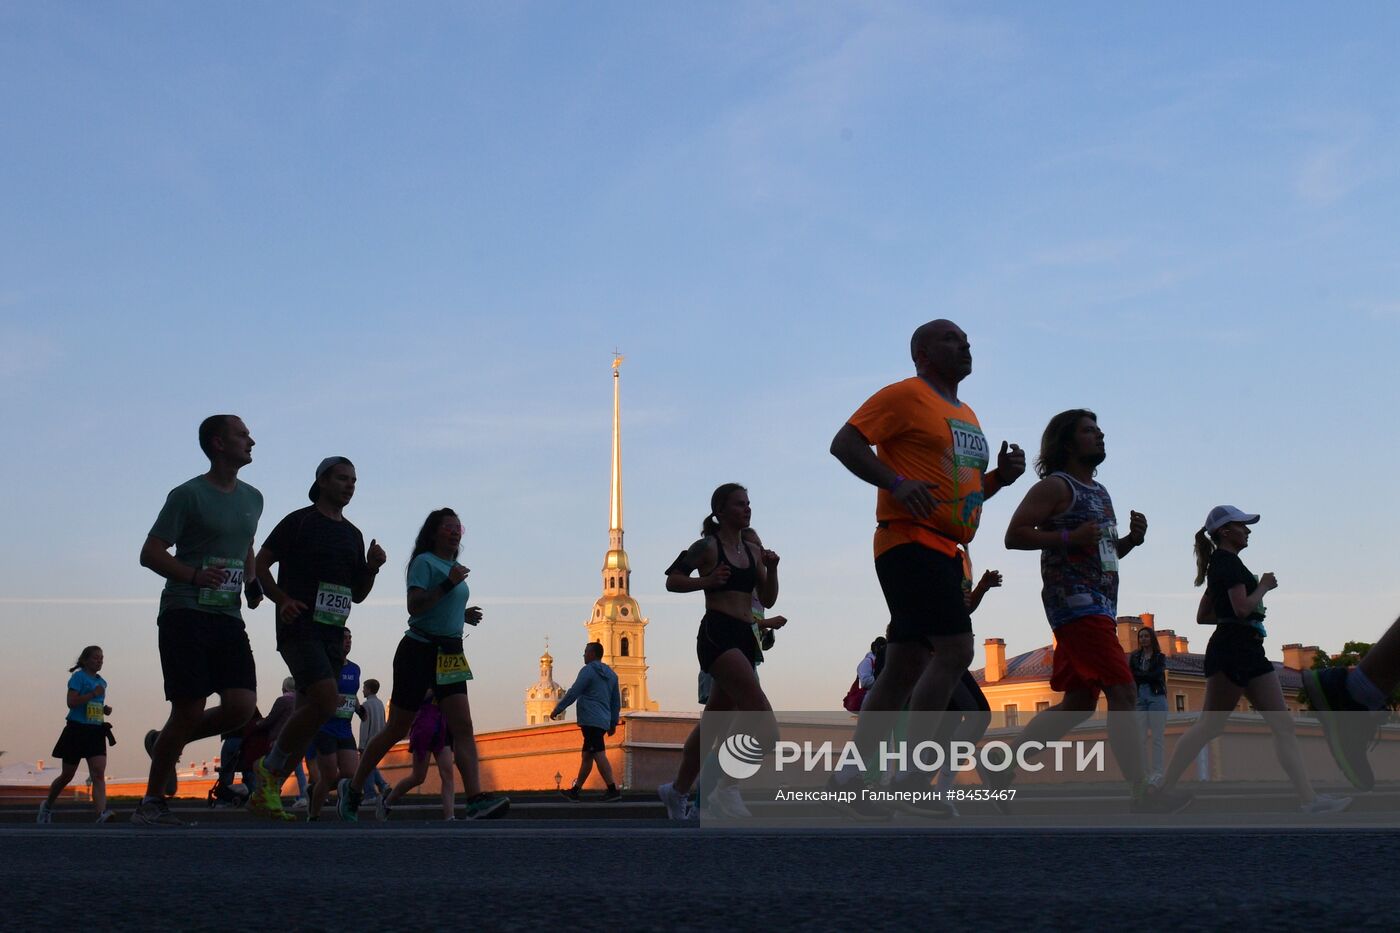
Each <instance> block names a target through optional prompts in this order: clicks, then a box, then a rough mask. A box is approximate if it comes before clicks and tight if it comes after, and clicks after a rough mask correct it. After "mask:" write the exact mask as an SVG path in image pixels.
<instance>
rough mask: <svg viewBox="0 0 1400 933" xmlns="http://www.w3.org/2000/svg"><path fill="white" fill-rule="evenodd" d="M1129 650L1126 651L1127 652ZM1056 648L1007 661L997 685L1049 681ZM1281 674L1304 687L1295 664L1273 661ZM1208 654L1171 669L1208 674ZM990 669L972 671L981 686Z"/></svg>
mask: <svg viewBox="0 0 1400 933" xmlns="http://www.w3.org/2000/svg"><path fill="white" fill-rule="evenodd" d="M1127 653H1128V652H1124V654H1127ZM1054 655H1055V649H1054V646H1052V645H1042V646H1041V647H1039V648H1036V649H1034V650H1033V651H1027V652H1026V653H1025V654H1018V655H1016V656H1015V657H1014V658H1008V659H1007V661H1006V674H1005V675H1003V676H1002V678H1001V680H998V681H997V682H996V685H997V686H1000V685H1001V684H1006V683H1036V682H1039V681H1049V680H1050V672H1051V671H1052V670H1053V663H1054ZM1271 663H1272V664H1273V665H1274V671H1275V672H1277V674H1278V679H1279V686H1281V687H1282V688H1283V693H1284V695H1285V696H1291V695H1292V694H1295V693H1297V692H1298V691H1300V690H1302V689H1303V674H1302V672H1301V671H1295V670H1293V668H1291V667H1284V666H1283V663H1282V662H1280V661H1273V662H1271ZM1205 664H1206V656H1205V655H1203V654H1193V653H1190V652H1186V653H1183V654H1178V655H1173V656H1171V657H1168V658H1167V673H1168V674H1179V675H1186V676H1191V677H1201V678H1204V677H1205V675H1206V673H1205ZM986 674H987V669H986V668H985V667H979V668H978V669H977V670H975V671H973V672H972V678H973V679H974V680H976V681H977V684H978V686H982V687H985V686H987V676H986Z"/></svg>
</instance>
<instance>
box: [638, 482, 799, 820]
mask: <svg viewBox="0 0 1400 933" xmlns="http://www.w3.org/2000/svg"><path fill="white" fill-rule="evenodd" d="M752 515H753V510H752V508H751V507H750V505H749V493H748V490H747V489H745V488H744V487H743V486H740V485H739V484H738V483H725V484H724V485H722V486H720V487H719V488H718V489H716V490H715V491H714V493H713V494H712V495H711V496H710V514H709V515H707V516H706V517H705V520H704V522H702V523H701V526H700V538H699V539H698V540H696V541H695V543H693V544H692V545H691V546H690V547H689V548H687V549H686V550H685V552H684V553H683V554H681V556H680V557H678V558H677V559H676V561H675V563H673V564H672V565H671V566H670V567H669V568H667V570H666V589H667V590H669V591H670V592H672V593H693V592H695V591H696V590H703V591H704V593H705V615H704V616H703V617H702V618H701V620H700V631H699V633H698V634H697V635H696V637H695V653H696V656H697V658H698V660H699V662H700V670H701V671H703V672H704V673H706V674H709V675H710V676H711V677H712V678H714V686H713V688H711V690H710V698H709V700H708V701H707V702H706V703H705V713H704V715H705V717H706V720H705V721H706V726H707V729H706V731H707V732H709V731H710V729H709V727H710V726H711V725H713V726H715V729H714V734H715V735H724V734H727V731H728V720H729V717H728V716H727V715H726V714H729V713H733V712H738V711H749V712H764V713H767V714H768V716H767V718H766V719H765V721H764V722H763V723H762V724H760V725H755V726H754V727H753V728H754V729H755V730H756V731H758V732H761V733H763V734H762V735H759V736H755V738H756V739H757V740H758V742H759V743H760V745H761V746H762V747H764V748H770V747H771V746H772V742H773V740H775V739H776V738H777V724H776V722H775V721H773V718H772V712H773V707H772V705H771V704H769V702H768V697H767V696H765V695H764V693H763V688H762V687H761V686H760V685H759V682H758V675H757V674H756V673H755V671H754V658H755V653H756V651H757V647H758V642H757V640H756V639H755V638H754V632H753V609H752V601H753V595H754V594H755V593H757V594H758V598H759V601H760V602H762V603H763V605H764V606H765V607H766V608H772V606H773V604H774V603H776V602H777V601H778V555H777V554H775V553H774V552H772V551H769V550H765V549H764V547H763V542H762V541H761V540H759V537H758V534H757V533H756V532H754V531H753V529H752V528H750V527H749V520H750V518H751V517H752ZM692 574H696V575H695V576H692ZM692 737H695V738H696V739H697V740H696V741H689V740H688V741H687V742H686V744H685V749H684V752H683V753H682V755H681V765H680V768H679V770H678V771H677V772H676V778H675V780H674V781H672V782H670V783H668V784H663V785H661V787H660V788H658V790H657V792H658V794H659V795H660V797H661V800H662V802H663V803H665V804H666V813H667V815H668V816H670V817H671V818H672V819H686V818H687V817H689V816H690V815H691V812H690V804H689V794H690V788H691V785H692V784H693V783H694V782H695V778H696V776H697V775H698V774H699V772H700V761H701V758H702V757H704V756H703V755H702V754H701V750H700V742H699V741H698V737H696V736H694V733H692ZM706 805H707V806H708V807H710V808H712V811H713V813H714V815H716V816H720V817H726V818H731V819H732V818H742V817H745V816H748V815H749V811H748V809H747V808H746V807H745V806H744V801H743V798H742V797H741V796H740V794H739V788H738V787H737V786H736V785H735V784H734V782H733V780H732V779H729V778H728V777H725V778H722V779H721V780H720V781H719V783H718V784H717V785H716V787H715V789H714V790H713V791H712V792H711V793H710V795H709V797H708V798H707V799H706Z"/></svg>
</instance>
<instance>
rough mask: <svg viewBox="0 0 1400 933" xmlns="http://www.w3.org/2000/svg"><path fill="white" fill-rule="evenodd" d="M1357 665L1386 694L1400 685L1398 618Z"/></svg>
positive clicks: (1399, 627)
mask: <svg viewBox="0 0 1400 933" xmlns="http://www.w3.org/2000/svg"><path fill="white" fill-rule="evenodd" d="M1357 667H1359V668H1361V671H1362V673H1364V674H1365V675H1366V678H1367V679H1368V680H1370V681H1371V683H1373V684H1375V685H1376V687H1377V688H1378V689H1379V690H1380V691H1381V692H1382V693H1384V694H1385V695H1386V696H1390V695H1391V694H1392V693H1394V692H1395V688H1396V687H1397V686H1400V619H1396V620H1395V621H1394V622H1392V623H1390V628H1388V629H1386V631H1385V634H1384V635H1382V636H1381V640H1380V641H1378V642H1376V643H1375V644H1374V645H1372V646H1371V650H1370V651H1368V652H1366V656H1365V657H1364V658H1362V659H1361V663H1359V664H1357Z"/></svg>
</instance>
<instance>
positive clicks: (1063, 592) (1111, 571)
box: [1040, 473, 1118, 629]
mask: <svg viewBox="0 0 1400 933" xmlns="http://www.w3.org/2000/svg"><path fill="white" fill-rule="evenodd" d="M1051 475H1052V476H1054V477H1056V478H1057V479H1060V480H1061V481H1063V482H1064V483H1065V484H1066V485H1068V486H1069V491H1070V495H1071V496H1072V499H1071V501H1070V505H1069V508H1068V509H1066V510H1065V511H1063V512H1061V513H1060V514H1059V515H1056V516H1055V517H1054V518H1052V519H1050V521H1048V522H1046V523H1045V525H1044V526H1043V527H1044V529H1045V530H1047V531H1057V532H1058V531H1073V530H1074V529H1076V528H1078V527H1079V526H1080V525H1082V524H1084V523H1085V522H1098V524H1099V540H1098V541H1097V542H1096V543H1095V544H1093V545H1092V546H1090V547H1078V546H1076V545H1073V544H1071V545H1070V546H1069V547H1068V548H1065V547H1059V546H1056V547H1052V548H1047V549H1046V550H1043V551H1041V552H1040V580H1041V590H1040V599H1041V602H1043V603H1044V604H1045V616H1046V618H1047V619H1049V620H1050V627H1051V628H1052V629H1054V628H1059V627H1060V626H1061V625H1064V624H1065V623H1066V622H1073V621H1074V620H1075V619H1080V618H1083V617H1084V616H1107V617H1108V618H1110V619H1112V618H1116V617H1117V615H1118V550H1117V548H1118V525H1117V518H1116V517H1115V516H1114V514H1113V500H1112V499H1110V498H1109V496H1108V490H1107V489H1105V488H1104V487H1103V486H1102V485H1100V484H1099V483H1091V484H1089V485H1085V484H1084V483H1081V482H1079V480H1077V479H1075V478H1074V477H1072V476H1070V475H1069V474H1068V473H1052V474H1051Z"/></svg>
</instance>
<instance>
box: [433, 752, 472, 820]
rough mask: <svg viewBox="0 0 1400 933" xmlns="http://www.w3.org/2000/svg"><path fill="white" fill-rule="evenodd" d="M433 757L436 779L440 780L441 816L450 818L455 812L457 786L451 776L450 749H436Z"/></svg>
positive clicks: (445, 818)
mask: <svg viewBox="0 0 1400 933" xmlns="http://www.w3.org/2000/svg"><path fill="white" fill-rule="evenodd" d="M473 744H475V743H473ZM435 757H436V758H437V766H438V779H439V780H440V781H441V782H442V818H443V819H444V820H450V819H452V818H453V817H454V816H455V815H456V813H457V788H456V785H455V781H454V778H453V776H452V757H453V756H452V749H450V748H441V749H438V752H437V755H436V756H435Z"/></svg>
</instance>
